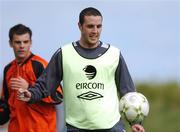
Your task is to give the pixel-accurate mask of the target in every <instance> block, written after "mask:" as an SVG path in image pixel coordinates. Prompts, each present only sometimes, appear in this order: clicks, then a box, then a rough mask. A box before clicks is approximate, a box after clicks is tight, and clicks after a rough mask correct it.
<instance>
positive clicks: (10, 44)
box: [9, 40, 12, 48]
mask: <svg viewBox="0 0 180 132" xmlns="http://www.w3.org/2000/svg"><path fill="white" fill-rule="evenodd" d="M9 46H10V47H11V48H12V41H11V40H9Z"/></svg>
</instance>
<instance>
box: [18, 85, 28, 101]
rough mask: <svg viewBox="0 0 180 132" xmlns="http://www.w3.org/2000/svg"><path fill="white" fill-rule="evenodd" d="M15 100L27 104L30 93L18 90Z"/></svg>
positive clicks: (25, 90)
mask: <svg viewBox="0 0 180 132" xmlns="http://www.w3.org/2000/svg"><path fill="white" fill-rule="evenodd" d="M17 98H18V99H19V100H21V101H25V102H28V101H29V100H30V99H31V93H30V92H29V91H28V90H27V89H22V88H19V89H18V91H17Z"/></svg>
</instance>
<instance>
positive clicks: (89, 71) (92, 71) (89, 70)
mask: <svg viewBox="0 0 180 132" xmlns="http://www.w3.org/2000/svg"><path fill="white" fill-rule="evenodd" d="M83 70H84V72H85V75H86V77H87V78H88V79H89V80H91V79H93V78H94V77H95V76H96V73H97V71H96V68H95V67H94V66H92V65H87V66H86V67H85V68H83Z"/></svg>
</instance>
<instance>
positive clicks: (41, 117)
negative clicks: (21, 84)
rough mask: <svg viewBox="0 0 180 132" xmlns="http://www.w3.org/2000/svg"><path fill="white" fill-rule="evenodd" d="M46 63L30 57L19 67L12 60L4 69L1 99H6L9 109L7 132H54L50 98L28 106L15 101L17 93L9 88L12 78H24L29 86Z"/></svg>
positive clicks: (54, 112)
mask: <svg viewBox="0 0 180 132" xmlns="http://www.w3.org/2000/svg"><path fill="white" fill-rule="evenodd" d="M46 66H47V62H46V61H45V60H44V59H42V58H40V57H39V56H36V55H33V54H31V56H30V57H29V58H28V59H27V60H26V61H25V62H24V63H23V64H21V65H18V64H17V61H16V60H13V61H12V62H11V63H10V64H8V65H7V66H6V67H5V69H4V79H3V91H2V98H3V97H4V99H8V104H9V108H10V113H11V114H10V121H9V126H8V131H9V132H55V131H56V111H55V107H54V105H52V103H54V102H53V100H52V99H51V97H50V96H49V97H47V98H44V99H42V100H41V101H39V102H37V103H35V104H29V103H26V102H23V101H20V100H18V99H17V95H16V94H17V91H16V90H12V89H11V88H10V79H11V78H12V77H18V76H20V77H22V78H24V79H25V80H26V81H27V82H28V83H29V85H30V86H33V85H34V83H35V82H36V79H37V78H38V77H39V76H40V75H41V73H42V71H43V70H44V68H45V67H46Z"/></svg>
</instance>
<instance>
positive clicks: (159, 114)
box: [125, 82, 180, 132]
mask: <svg viewBox="0 0 180 132" xmlns="http://www.w3.org/2000/svg"><path fill="white" fill-rule="evenodd" d="M136 87H137V91H138V92H140V93H142V94H144V95H145V96H146V97H147V99H148V101H149V104H150V111H149V115H148V117H147V118H145V120H144V124H143V126H144V128H145V130H146V132H178V131H180V125H179V123H180V86H179V85H178V84H177V83H174V82H173V83H166V84H145V83H144V84H137V85H136ZM125 126H126V128H127V132H131V129H130V126H129V124H128V123H127V122H126V124H125Z"/></svg>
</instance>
